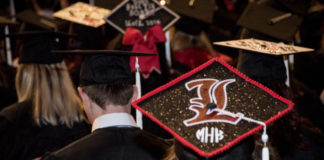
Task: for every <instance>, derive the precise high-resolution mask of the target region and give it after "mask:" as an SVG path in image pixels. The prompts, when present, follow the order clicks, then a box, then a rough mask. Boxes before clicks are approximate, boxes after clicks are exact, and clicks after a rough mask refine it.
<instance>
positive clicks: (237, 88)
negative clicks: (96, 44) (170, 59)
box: [132, 58, 294, 157]
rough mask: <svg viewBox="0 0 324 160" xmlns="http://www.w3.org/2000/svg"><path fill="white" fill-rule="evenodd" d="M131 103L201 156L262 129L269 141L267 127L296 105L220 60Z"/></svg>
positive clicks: (228, 145)
mask: <svg viewBox="0 0 324 160" xmlns="http://www.w3.org/2000/svg"><path fill="white" fill-rule="evenodd" d="M132 104H133V107H134V108H136V109H138V110H140V111H141V112H142V113H143V114H144V115H146V116H148V117H149V118H150V119H152V120H153V121H154V122H156V123H157V124H159V125H161V126H162V127H163V128H164V129H166V130H167V131H168V132H170V133H171V134H172V135H173V136H174V137H175V138H176V139H177V140H178V141H179V142H181V143H182V144H183V145H184V146H186V147H188V148H190V149H192V150H193V151H195V152H196V153H198V154H199V155H200V156H202V157H206V156H207V157H211V156H215V155H218V154H220V153H223V152H226V150H228V149H230V148H231V147H233V146H234V145H236V144H237V143H238V142H240V141H242V140H243V139H245V138H247V137H248V136H251V135H252V134H253V133H255V132H257V131H258V130H261V129H262V128H263V129H264V132H263V136H262V140H263V142H264V143H266V142H267V134H266V131H265V126H266V125H268V124H270V123H271V122H273V121H274V120H276V119H278V118H280V117H281V116H283V115H284V114H286V113H287V112H288V111H289V110H291V109H292V107H293V105H294V104H293V103H292V102H291V101H289V100H287V99H285V98H283V97H281V96H279V95H278V94H276V93H275V92H273V91H272V90H270V89H268V88H267V87H265V86H263V85H262V84H260V83H258V82H256V81H254V80H252V79H250V78H248V77H247V76H245V75H244V74H242V73H240V72H239V71H237V70H236V69H235V68H233V67H231V66H230V65H228V64H226V63H225V62H223V61H221V60H220V59H218V58H214V59H211V60H210V61H208V62H206V63H205V64H203V65H201V66H199V67H197V68H195V69H194V70H192V71H190V72H188V73H186V74H184V75H182V76H180V77H178V78H176V79H175V80H173V81H171V82H169V83H167V84H165V85H163V86H161V87H159V88H157V89H155V90H153V91H151V92H149V93H148V94H146V95H144V96H143V97H141V98H140V99H138V100H136V101H134V102H133V103H132ZM266 151H268V150H267V149H266V148H264V153H266Z"/></svg>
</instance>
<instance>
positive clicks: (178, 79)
mask: <svg viewBox="0 0 324 160" xmlns="http://www.w3.org/2000/svg"><path fill="white" fill-rule="evenodd" d="M215 61H216V62H218V63H220V64H222V65H223V66H225V67H226V68H227V69H229V70H231V71H232V72H234V73H235V74H237V75H238V76H240V77H241V78H243V79H245V80H246V81H248V82H250V83H252V84H254V85H255V86H257V87H259V88H261V89H262V90H264V91H266V92H267V93H269V94H270V95H271V96H273V97H274V98H277V99H279V100H280V101H282V102H284V103H286V104H287V105H288V106H289V107H288V108H287V109H285V110H283V111H282V112H281V113H279V114H278V115H276V116H273V117H271V118H270V119H269V120H267V121H266V122H265V123H266V124H267V125H268V124H270V123H272V122H273V121H275V120H277V119H279V118H280V117H282V116H283V115H285V114H287V113H288V112H289V111H290V110H291V109H292V108H293V106H294V103H293V102H292V101H290V100H288V99H285V98H283V97H282V96H280V95H278V94H277V93H275V92H274V91H272V90H271V89H269V88H268V87H266V86H264V85H262V84H260V83H258V82H256V81H254V80H252V79H250V78H249V77H247V76H246V75H245V74H243V73H241V72H239V71H238V70H237V69H236V68H234V67H232V66H231V65H229V64H227V63H226V62H223V61H222V60H221V59H219V58H213V59H211V60H209V61H208V62H206V63H204V64H202V65H201V66H199V67H197V68H195V69H193V70H191V71H190V72H188V73H186V74H183V75H181V76H180V77H178V78H176V79H175V80H173V81H171V82H169V83H167V84H165V85H163V86H161V87H159V88H157V89H155V90H153V91H151V92H149V93H147V94H145V95H144V96H143V97H141V98H140V99H138V100H135V101H133V102H132V106H133V107H134V108H135V109H138V110H139V111H141V112H142V113H143V114H144V115H145V116H147V117H149V118H150V119H151V120H152V121H154V122H155V123H157V124H158V125H160V126H161V127H162V128H164V129H165V130H167V131H168V132H169V133H171V134H172V135H173V136H174V137H175V138H176V139H177V140H178V141H180V142H181V143H182V144H183V145H184V146H186V147H188V148H190V149H192V150H194V151H195V152H197V153H198V154H199V155H200V156H207V157H211V156H214V155H216V154H219V153H222V152H224V151H226V150H228V149H229V148H231V147H232V146H234V145H235V144H237V143H238V142H240V141H242V140H243V139H245V138H246V137H248V136H250V135H252V134H253V133H255V132H256V131H258V130H261V129H262V128H263V126H262V125H259V126H257V127H255V128H253V129H252V130H250V131H248V132H246V133H245V134H243V135H241V136H240V137H238V138H236V139H234V140H233V141H231V142H230V143H228V144H227V145H225V146H224V147H221V148H219V149H217V150H216V151H213V152H210V153H206V152H203V151H201V150H200V149H198V148H197V147H195V146H194V145H192V144H191V143H189V142H188V141H187V140H185V139H183V138H182V137H181V136H179V135H178V134H177V133H176V132H174V131H173V130H171V129H170V128H168V127H167V126H166V125H164V124H163V123H162V122H160V121H159V120H158V119H156V118H155V117H153V116H152V115H150V114H149V113H148V112H146V111H144V110H143V109H142V108H140V107H139V106H138V105H137V104H138V103H139V102H141V101H143V100H145V99H147V98H149V97H151V96H153V95H155V94H157V93H159V92H161V91H164V90H166V89H167V88H169V87H171V86H173V85H174V84H177V83H178V82H180V81H182V80H183V79H186V78H188V77H189V76H191V75H193V74H195V73H197V72H199V71H201V70H202V69H204V68H206V67H208V66H209V65H211V64H213V63H214V62H215Z"/></svg>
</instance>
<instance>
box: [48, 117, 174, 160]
mask: <svg viewBox="0 0 324 160" xmlns="http://www.w3.org/2000/svg"><path fill="white" fill-rule="evenodd" d="M119 114H120V113H119ZM121 114H126V113H121ZM108 116H110V114H108ZM129 116H130V115H129ZM114 119H118V121H123V117H120V116H117V117H114ZM106 122H108V121H107V120H106ZM94 123H96V122H94ZM133 124H135V121H133ZM168 147H169V144H168V143H166V142H165V141H163V140H162V139H160V138H158V137H156V136H154V135H152V134H150V133H148V132H146V131H143V130H140V128H138V127H136V126H135V125H128V124H125V123H124V124H120V123H119V125H114V124H113V123H112V124H111V125H110V126H105V127H103V128H97V129H95V130H94V131H93V132H92V134H90V135H88V136H86V137H84V138H82V139H80V140H77V141H75V142H73V143H72V144H70V145H68V146H66V147H64V148H63V149H61V150H58V151H56V152H54V153H52V154H49V155H45V156H44V158H43V159H44V160H64V159H66V160H68V159H79V160H88V159H96V160H101V159H102V160H104V159H116V160H131V159H134V160H135V159H145V160H150V159H152V160H156V159H162V158H163V157H164V156H165V154H166V149H167V148H168Z"/></svg>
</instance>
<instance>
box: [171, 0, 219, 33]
mask: <svg viewBox="0 0 324 160" xmlns="http://www.w3.org/2000/svg"><path fill="white" fill-rule="evenodd" d="M167 6H168V7H169V8H170V9H172V10H174V11H175V12H177V13H179V14H180V15H184V16H187V17H190V18H193V19H196V20H199V21H202V22H204V23H208V24H210V23H212V22H213V16H214V11H215V7H216V4H215V2H214V1H212V0H203V1H199V0H176V1H175V0H174V1H172V0H171V1H170V2H169V3H167ZM187 27H189V28H190V27H192V26H187Z"/></svg>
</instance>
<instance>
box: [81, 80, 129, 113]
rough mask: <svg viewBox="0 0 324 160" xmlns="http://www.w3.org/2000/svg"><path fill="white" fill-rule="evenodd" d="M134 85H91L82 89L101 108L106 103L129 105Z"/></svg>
mask: <svg viewBox="0 0 324 160" xmlns="http://www.w3.org/2000/svg"><path fill="white" fill-rule="evenodd" d="M133 89H134V88H133V85H130V84H120V85H108V84H103V85H90V86H84V87H82V90H83V91H84V92H85V93H86V94H87V95H88V96H89V97H90V99H91V100H92V101H94V102H95V103H96V104H97V105H99V106H100V107H101V108H104V107H105V106H106V105H110V104H113V105H127V104H128V103H129V101H130V99H131V98H132V96H133Z"/></svg>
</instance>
